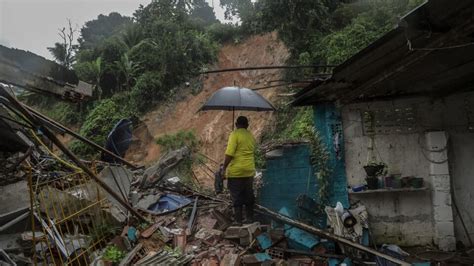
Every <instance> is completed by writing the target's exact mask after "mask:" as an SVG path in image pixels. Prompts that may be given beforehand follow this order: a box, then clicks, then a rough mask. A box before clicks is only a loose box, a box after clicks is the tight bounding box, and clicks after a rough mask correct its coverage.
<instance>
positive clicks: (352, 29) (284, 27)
mask: <svg viewBox="0 0 474 266" xmlns="http://www.w3.org/2000/svg"><path fill="white" fill-rule="evenodd" d="M422 2H423V1H422V0H358V1H354V0H346V1H336V0H312V1H308V0H294V1H274V0H258V1H250V0H221V3H223V4H224V7H226V10H227V12H226V14H227V15H238V16H239V17H240V18H241V26H240V27H241V29H240V31H241V32H245V33H252V34H255V33H262V32H268V31H277V32H278V34H279V38H280V39H281V40H282V41H283V42H285V44H286V45H287V47H288V48H289V50H290V58H289V59H288V62H287V63H288V64H294V65H297V64H301V65H337V64H340V63H342V62H343V61H345V60H346V59H348V58H349V57H350V56H352V55H353V54H355V53H356V52H358V51H359V50H361V49H362V48H364V47H365V46H367V45H368V44H369V43H371V42H373V41H374V40H376V39H377V38H379V37H380V36H382V35H383V34H384V33H386V32H387V31H389V30H390V29H391V28H393V27H394V25H396V23H398V19H399V17H400V16H402V15H404V14H405V13H406V12H408V11H409V10H411V9H412V8H414V7H416V6H417V5H418V4H421V3H422ZM330 71H331V68H328V67H327V68H319V69H309V70H304V71H301V70H290V71H287V72H286V74H285V79H286V80H287V81H288V82H294V81H299V80H307V79H308V78H312V77H314V75H315V74H316V73H330ZM287 103H288V102H287V101H285V100H283V102H282V103H281V104H279V106H280V110H279V112H277V119H276V121H277V124H276V125H274V126H273V127H272V128H274V129H276V130H273V131H266V132H267V133H268V134H267V135H266V136H265V138H266V139H275V138H277V139H282V138H292V139H295V138H301V137H304V136H305V132H308V130H309V129H310V128H311V127H312V121H313V118H312V111H311V110H310V109H309V108H300V109H294V108H289V107H287V106H286V104H287Z"/></svg>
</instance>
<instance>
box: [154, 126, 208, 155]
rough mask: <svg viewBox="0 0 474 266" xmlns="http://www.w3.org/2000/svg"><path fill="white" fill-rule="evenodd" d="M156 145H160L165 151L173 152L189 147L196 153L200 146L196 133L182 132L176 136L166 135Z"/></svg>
mask: <svg viewBox="0 0 474 266" xmlns="http://www.w3.org/2000/svg"><path fill="white" fill-rule="evenodd" d="M156 143H157V144H158V145H160V146H161V147H162V148H163V149H164V151H172V150H176V149H179V148H181V147H184V146H187V147H188V148H189V149H190V150H191V151H195V150H196V148H197V147H198V145H199V140H198V139H197V137H196V135H195V133H194V131H186V130H180V131H178V132H177V133H175V134H166V135H163V136H161V137H159V138H158V139H157V140H156Z"/></svg>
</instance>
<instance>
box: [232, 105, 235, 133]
mask: <svg viewBox="0 0 474 266" xmlns="http://www.w3.org/2000/svg"><path fill="white" fill-rule="evenodd" d="M234 121H235V107H232V131H234Z"/></svg>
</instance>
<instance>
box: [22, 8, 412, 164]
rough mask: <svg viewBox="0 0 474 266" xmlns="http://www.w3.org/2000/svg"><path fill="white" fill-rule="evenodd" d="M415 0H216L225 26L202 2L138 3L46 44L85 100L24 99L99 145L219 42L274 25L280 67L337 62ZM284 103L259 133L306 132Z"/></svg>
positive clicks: (307, 123) (300, 74) (212, 53)
mask: <svg viewBox="0 0 474 266" xmlns="http://www.w3.org/2000/svg"><path fill="white" fill-rule="evenodd" d="M419 2H421V0H358V1H353V0H346V1H337V0H293V1H275V0H257V1H251V0H220V4H221V6H223V7H224V8H225V10H226V13H225V15H226V16H227V17H228V18H231V17H234V18H235V17H237V18H238V19H239V23H238V24H230V23H229V24H223V23H220V22H219V21H217V20H216V17H215V15H214V13H213V10H212V8H211V7H210V6H209V5H208V4H207V3H206V2H205V1H204V0H172V1H170V0H155V1H152V2H151V3H150V4H149V5H147V6H140V7H138V9H137V10H136V12H135V13H134V15H133V17H131V18H130V17H125V16H122V15H120V14H118V13H110V14H108V15H99V16H98V17H97V19H94V20H92V21H89V22H87V23H86V24H85V25H84V26H83V27H82V28H81V29H80V30H79V32H78V33H80V36H79V38H78V43H79V44H78V45H75V44H73V42H71V40H73V39H74V38H75V37H74V34H75V33H76V31H75V29H73V28H72V27H71V25H70V24H69V29H68V28H65V29H63V30H62V31H61V34H60V35H61V36H62V42H59V43H55V44H54V45H53V47H50V48H49V50H50V52H51V53H52V55H53V56H54V57H55V58H56V61H58V62H59V63H61V64H63V65H65V66H67V67H71V68H73V69H74V70H75V71H76V73H77V74H78V75H79V78H80V79H82V80H84V81H87V82H89V83H91V84H93V85H94V86H95V90H94V97H93V99H92V100H90V101H88V102H86V103H81V104H78V105H74V104H67V103H58V102H57V101H52V100H51V99H44V98H41V99H39V98H38V97H27V98H28V99H29V101H31V102H33V103H35V104H36V105H39V107H40V108H42V107H43V108H42V109H43V111H46V113H47V114H48V115H50V116H52V117H53V118H55V119H58V120H59V121H61V122H63V123H66V124H77V125H80V133H81V134H82V135H84V136H86V137H89V138H91V139H92V140H94V141H95V142H97V143H98V144H100V145H103V144H104V142H105V138H106V135H107V133H108V131H109V130H110V129H111V128H112V127H113V125H114V124H115V123H116V122H117V121H118V120H119V119H121V118H131V119H132V120H136V119H137V118H138V117H139V116H140V115H141V114H143V113H145V112H147V111H149V110H150V109H151V108H152V107H154V106H156V105H157V104H159V103H160V102H163V101H166V100H168V99H170V98H171V96H172V94H173V92H174V90H173V89H174V88H175V87H177V86H179V85H180V84H183V83H184V82H186V81H188V80H190V79H191V78H192V77H194V76H196V73H197V72H198V71H199V70H200V69H202V68H203V67H205V66H206V65H208V64H211V63H212V62H214V61H215V59H216V55H217V51H218V49H219V44H221V43H224V42H239V41H240V40H242V39H243V38H245V37H246V36H249V35H253V34H261V33H265V32H270V31H277V32H278V34H279V37H280V39H281V40H283V41H284V42H285V44H286V45H287V47H288V48H289V50H290V53H291V56H290V58H289V60H288V64H339V63H341V62H343V61H344V60H345V59H347V58H348V57H350V56H351V55H352V54H354V53H355V52H357V51H358V50H360V49H361V48H363V47H364V46H366V45H367V44H368V43H370V42H371V41H373V40H375V39H376V38H378V37H379V36H381V35H382V34H383V33H385V32H386V31H388V30H389V29H390V28H391V27H392V26H393V25H394V24H395V23H396V22H397V18H398V16H400V15H401V14H403V13H405V12H407V11H408V10H409V9H411V8H413V7H414V6H415V5H416V4H419ZM329 71H330V68H322V69H311V70H305V71H288V72H287V73H286V77H285V78H286V79H287V80H291V81H294V80H301V79H307V78H311V77H312V76H313V75H314V74H315V73H320V72H329ZM38 99H39V100H38ZM51 106H53V108H51ZM284 106H285V103H284V102H283V104H282V105H281V107H280V110H279V112H278V113H277V115H278V119H277V125H276V126H274V128H276V129H277V130H274V131H272V132H273V133H272V132H270V131H268V132H270V133H269V134H267V136H266V138H298V137H302V136H304V134H306V133H307V132H308V129H309V128H311V124H312V120H313V119H312V111H311V110H310V109H308V108H302V109H294V108H289V107H284ZM294 118H296V119H294ZM288 125H290V126H288ZM274 132H277V133H274ZM305 132H306V133H305ZM72 148H73V150H74V151H75V152H77V153H79V154H80V155H81V156H90V155H93V154H94V152H93V150H91V149H89V148H88V147H86V146H84V145H83V144H81V143H72Z"/></svg>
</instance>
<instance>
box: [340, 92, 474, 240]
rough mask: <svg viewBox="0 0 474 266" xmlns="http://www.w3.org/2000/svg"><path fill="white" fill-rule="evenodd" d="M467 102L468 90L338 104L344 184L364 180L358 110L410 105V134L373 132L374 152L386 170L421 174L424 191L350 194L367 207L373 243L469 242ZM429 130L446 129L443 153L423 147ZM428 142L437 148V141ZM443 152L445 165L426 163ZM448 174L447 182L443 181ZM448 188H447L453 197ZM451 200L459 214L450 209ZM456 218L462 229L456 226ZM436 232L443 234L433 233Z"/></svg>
mask: <svg viewBox="0 0 474 266" xmlns="http://www.w3.org/2000/svg"><path fill="white" fill-rule="evenodd" d="M473 103H474V93H472V92H468V93H463V94H457V95H452V96H449V97H446V98H442V99H435V100H433V99H429V98H421V97H420V98H410V99H400V100H393V101H380V102H370V103H358V104H351V105H347V106H344V107H343V109H342V119H343V127H344V145H345V163H346V174H347V182H348V184H349V185H357V184H361V183H364V177H365V173H364V170H363V168H362V166H363V165H364V164H365V163H366V161H367V145H368V141H369V139H368V138H367V136H365V135H364V134H363V127H362V122H361V110H367V109H371V108H383V107H387V106H390V107H399V106H413V107H415V112H416V122H417V127H416V130H415V132H413V133H409V134H380V135H376V137H375V142H376V146H377V152H378V155H380V157H381V159H382V160H383V161H384V162H386V163H387V164H388V165H389V171H390V172H397V173H401V174H402V175H403V176H404V175H414V176H418V177H423V178H424V181H425V184H426V185H427V187H428V188H429V189H428V190H427V191H425V192H417V193H413V194H407V193H404V194H401V193H390V194H386V195H383V196H374V195H371V196H361V195H360V196H357V198H355V196H351V198H354V199H360V200H361V201H362V202H363V203H364V204H365V205H366V206H367V208H368V211H369V213H370V219H371V221H373V222H372V226H373V227H372V229H373V233H374V234H375V235H376V237H378V239H377V242H379V243H383V242H390V241H391V240H396V242H393V243H399V244H400V245H403V244H411V245H429V244H431V243H437V244H438V245H439V246H440V247H443V249H452V248H453V243H454V242H455V240H456V241H462V242H463V243H464V245H466V246H469V241H468V236H470V237H471V238H473V239H474V208H472V205H473V202H474V192H473V191H474V190H473V189H472V188H473V187H474V178H473V173H474V163H473V162H474V130H473V128H474V122H473V121H474V116H473V113H474V104H473ZM469 110H470V111H469ZM429 130H431V131H433V130H444V131H445V132H446V135H445V136H447V138H446V137H445V139H446V140H447V141H448V144H449V145H448V149H447V150H446V152H445V153H433V154H431V153H430V152H427V151H426V150H425V149H427V147H428V146H429V145H428V144H430V143H428V142H427V140H426V136H425V133H424V132H427V131H429ZM437 140H442V138H441V139H437ZM432 141H433V143H432V144H435V143H434V141H435V139H434V135H433V140H432ZM420 143H421V144H422V145H420ZM423 146H424V148H422V147H423ZM434 146H436V147H441V148H443V147H444V146H443V141H441V142H439V143H438V144H436V145H434ZM446 156H448V157H449V161H448V162H447V163H444V164H433V163H430V162H429V160H434V161H442V160H443V159H446ZM449 178H451V181H452V182H449ZM450 186H453V187H452V191H454V194H453V195H451V191H450V190H451V187H450ZM453 197H454V198H453ZM454 199H455V200H456V203H457V207H458V209H459V213H458V212H457V211H456V209H455V208H452V207H453V206H452V204H454ZM450 210H451V212H450ZM451 217H452V219H451ZM461 218H462V219H463V220H464V223H465V225H466V230H465V229H464V227H463V226H462V222H461ZM451 221H452V223H453V224H454V233H453V232H452V230H451V229H450V228H451V226H450V223H451ZM466 231H467V233H466ZM438 233H439V234H442V235H444V236H445V237H437V234H438Z"/></svg>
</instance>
